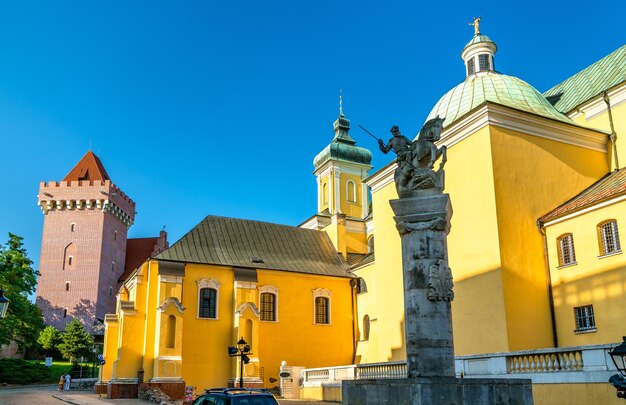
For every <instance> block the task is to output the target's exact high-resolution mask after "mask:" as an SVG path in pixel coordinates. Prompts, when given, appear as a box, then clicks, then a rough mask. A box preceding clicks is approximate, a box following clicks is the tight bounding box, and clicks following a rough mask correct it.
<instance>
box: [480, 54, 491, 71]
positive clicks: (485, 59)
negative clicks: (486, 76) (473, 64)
mask: <svg viewBox="0 0 626 405" xmlns="http://www.w3.org/2000/svg"><path fill="white" fill-rule="evenodd" d="M478 70H479V71H481V72H482V71H485V70H491V66H490V64H489V55H487V54H481V55H478Z"/></svg>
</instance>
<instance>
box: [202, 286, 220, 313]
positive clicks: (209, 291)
mask: <svg viewBox="0 0 626 405" xmlns="http://www.w3.org/2000/svg"><path fill="white" fill-rule="evenodd" d="M199 304H200V308H199V311H198V317H199V318H211V319H216V318H217V290H216V289H213V288H202V289H200V303H199Z"/></svg>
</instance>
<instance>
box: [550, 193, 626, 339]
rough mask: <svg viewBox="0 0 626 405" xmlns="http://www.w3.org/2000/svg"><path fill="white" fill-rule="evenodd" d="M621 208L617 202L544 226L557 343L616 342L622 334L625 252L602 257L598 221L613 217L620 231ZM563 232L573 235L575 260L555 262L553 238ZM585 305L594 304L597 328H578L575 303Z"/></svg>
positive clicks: (625, 208)
mask: <svg viewBox="0 0 626 405" xmlns="http://www.w3.org/2000/svg"><path fill="white" fill-rule="evenodd" d="M625 213H626V202H624V201H621V202H617V203H614V204H611V205H608V206H604V207H601V208H597V209H593V210H590V211H587V212H585V213H583V214H582V215H578V216H575V217H572V218H570V219H566V220H564V221H561V222H557V221H555V223H554V224H548V225H547V226H546V227H545V229H546V243H547V248H548V257H549V263H550V275H551V279H552V292H553V297H554V311H555V317H556V323H557V334H558V335H557V336H558V343H559V346H562V347H567V346H581V345H589V344H606V343H618V342H620V340H621V337H622V336H623V335H624V326H623V322H622V321H623V320H624V319H626V308H625V307H624V305H623V302H624V296H626V257H624V254H623V253H622V251H620V253H617V254H611V255H607V256H602V253H601V250H600V247H601V242H600V240H599V237H598V231H597V225H598V224H599V223H601V222H603V221H605V220H607V219H615V220H617V224H618V231H619V229H620V227H621V229H626V214H625ZM565 233H571V234H572V236H573V240H574V251H575V256H576V264H574V265H566V266H563V267H559V261H558V246H557V238H558V237H559V236H561V235H563V234H565ZM620 242H621V241H620ZM584 305H593V311H594V317H595V321H596V330H594V331H586V332H576V331H575V329H576V322H575V315H574V308H575V307H580V306H584Z"/></svg>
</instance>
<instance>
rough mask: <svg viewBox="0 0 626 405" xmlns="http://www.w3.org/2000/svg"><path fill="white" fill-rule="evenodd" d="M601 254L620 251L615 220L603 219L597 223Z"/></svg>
mask: <svg viewBox="0 0 626 405" xmlns="http://www.w3.org/2000/svg"><path fill="white" fill-rule="evenodd" d="M598 230H599V236H600V243H601V246H600V248H601V252H600V253H601V254H602V255H608V254H611V253H617V252H619V251H621V250H622V249H621V247H620V244H619V233H618V231H617V221H615V220H610V221H605V222H603V223H601V224H600V225H598Z"/></svg>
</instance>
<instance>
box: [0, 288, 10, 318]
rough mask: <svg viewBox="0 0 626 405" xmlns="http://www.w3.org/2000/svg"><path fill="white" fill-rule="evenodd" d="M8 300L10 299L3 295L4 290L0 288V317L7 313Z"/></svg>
mask: <svg viewBox="0 0 626 405" xmlns="http://www.w3.org/2000/svg"><path fill="white" fill-rule="evenodd" d="M10 302H11V301H10V300H9V299H8V298H7V297H5V296H4V290H0V318H4V317H5V316H6V315H7V309H9V303H10Z"/></svg>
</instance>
